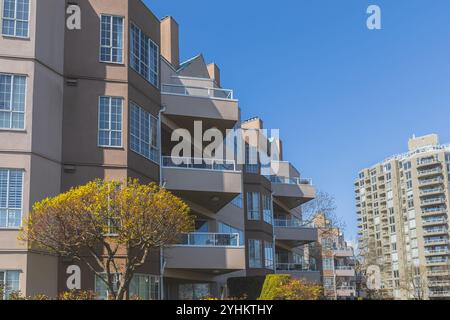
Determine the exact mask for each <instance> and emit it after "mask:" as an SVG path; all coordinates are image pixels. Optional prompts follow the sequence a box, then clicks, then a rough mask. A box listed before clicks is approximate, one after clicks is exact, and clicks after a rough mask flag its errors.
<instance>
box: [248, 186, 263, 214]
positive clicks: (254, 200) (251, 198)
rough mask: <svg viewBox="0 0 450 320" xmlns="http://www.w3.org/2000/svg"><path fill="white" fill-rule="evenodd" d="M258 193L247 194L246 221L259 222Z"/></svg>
mask: <svg viewBox="0 0 450 320" xmlns="http://www.w3.org/2000/svg"><path fill="white" fill-rule="evenodd" d="M259 196H260V194H259V192H247V217H248V220H260V213H259Z"/></svg>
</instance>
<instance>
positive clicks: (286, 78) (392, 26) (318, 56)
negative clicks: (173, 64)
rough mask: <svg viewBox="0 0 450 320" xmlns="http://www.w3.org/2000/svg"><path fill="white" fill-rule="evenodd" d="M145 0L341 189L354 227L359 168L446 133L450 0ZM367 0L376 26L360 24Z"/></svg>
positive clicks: (313, 172) (291, 153)
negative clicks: (374, 9)
mask: <svg viewBox="0 0 450 320" xmlns="http://www.w3.org/2000/svg"><path fill="white" fill-rule="evenodd" d="M146 2H147V3H148V5H149V7H150V8H151V9H152V11H153V12H154V13H155V14H156V15H157V16H158V17H160V18H161V17H163V16H165V15H172V16H174V17H175V19H176V20H177V21H178V22H179V24H180V27H181V56H182V58H183V59H186V58H189V57H191V56H194V55H196V54H198V53H203V54H204V55H205V58H206V60H207V61H208V62H213V61H214V62H216V63H218V64H219V65H220V67H221V70H222V85H223V87H226V88H230V89H234V90H235V93H236V96H237V98H238V99H239V100H240V105H241V108H242V111H243V117H244V118H249V117H252V116H256V115H258V116H261V117H262V118H263V120H264V121H265V126H266V127H269V128H279V129H280V130H281V132H280V134H281V136H282V138H283V140H284V147H285V158H286V160H290V161H292V162H293V163H294V164H295V166H296V167H297V168H298V169H299V170H300V171H301V172H302V174H303V176H304V177H311V178H312V179H313V180H314V183H315V184H316V185H317V187H318V188H320V189H322V190H325V191H327V192H329V193H331V194H333V195H334V196H335V197H336V200H337V204H338V207H339V208H338V214H339V215H341V216H342V217H343V218H344V220H345V222H346V225H347V236H349V237H350V238H352V237H355V236H356V230H357V228H356V215H355V208H354V199H353V181H354V178H355V177H356V175H357V173H358V171H359V170H360V169H362V168H364V167H366V166H370V165H372V164H375V163H376V162H379V161H381V160H382V159H384V158H385V157H387V156H390V155H392V154H396V153H400V152H403V151H406V148H407V140H408V138H409V137H410V136H411V135H412V134H413V133H415V134H416V135H421V134H428V133H438V134H439V135H440V137H441V142H450V130H449V129H450V119H449V116H450V1H448V0H433V1H430V0H395V1H392V0H372V1H365V0H278V1H256V0H247V1H244V0H240V1H237V0H227V1H211V0H189V1H186V0H147V1H146ZM369 4H377V5H379V6H380V7H381V9H382V15H383V16H382V23H383V30H381V31H369V30H368V29H367V28H366V17H367V15H366V13H365V12H366V9H367V7H368V5H369Z"/></svg>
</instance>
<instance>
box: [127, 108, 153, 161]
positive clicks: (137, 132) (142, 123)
mask: <svg viewBox="0 0 450 320" xmlns="http://www.w3.org/2000/svg"><path fill="white" fill-rule="evenodd" d="M130 132H131V133H130V148H131V150H132V151H134V152H136V153H137V154H140V155H141V156H143V157H145V158H147V159H149V160H151V161H153V162H156V163H159V149H158V148H159V146H158V138H159V137H158V120H157V119H156V118H155V117H153V116H152V115H151V114H150V113H149V112H147V111H145V110H144V109H142V108H141V107H139V106H138V105H136V104H134V103H133V102H131V103H130Z"/></svg>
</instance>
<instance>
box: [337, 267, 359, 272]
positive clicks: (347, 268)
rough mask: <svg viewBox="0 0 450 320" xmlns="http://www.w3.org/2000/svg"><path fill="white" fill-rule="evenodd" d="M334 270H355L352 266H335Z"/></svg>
mask: <svg viewBox="0 0 450 320" xmlns="http://www.w3.org/2000/svg"><path fill="white" fill-rule="evenodd" d="M334 269H335V270H339V271H352V270H354V269H355V268H354V267H352V266H335V267H334Z"/></svg>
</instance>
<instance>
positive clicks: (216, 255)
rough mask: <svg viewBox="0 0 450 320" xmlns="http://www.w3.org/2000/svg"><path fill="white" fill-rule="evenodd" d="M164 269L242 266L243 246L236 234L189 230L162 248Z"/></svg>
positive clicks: (234, 268) (217, 271) (212, 270)
mask: <svg viewBox="0 0 450 320" xmlns="http://www.w3.org/2000/svg"><path fill="white" fill-rule="evenodd" d="M164 257H165V259H166V268H167V269H180V270H189V271H200V272H210V273H212V274H215V275H218V274H225V273H229V272H234V271H238V270H244V269H245V248H244V247H242V246H240V245H239V234H225V233H191V234H186V235H183V236H182V237H181V241H180V244H178V245H175V246H173V247H170V248H167V249H165V250H164Z"/></svg>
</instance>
